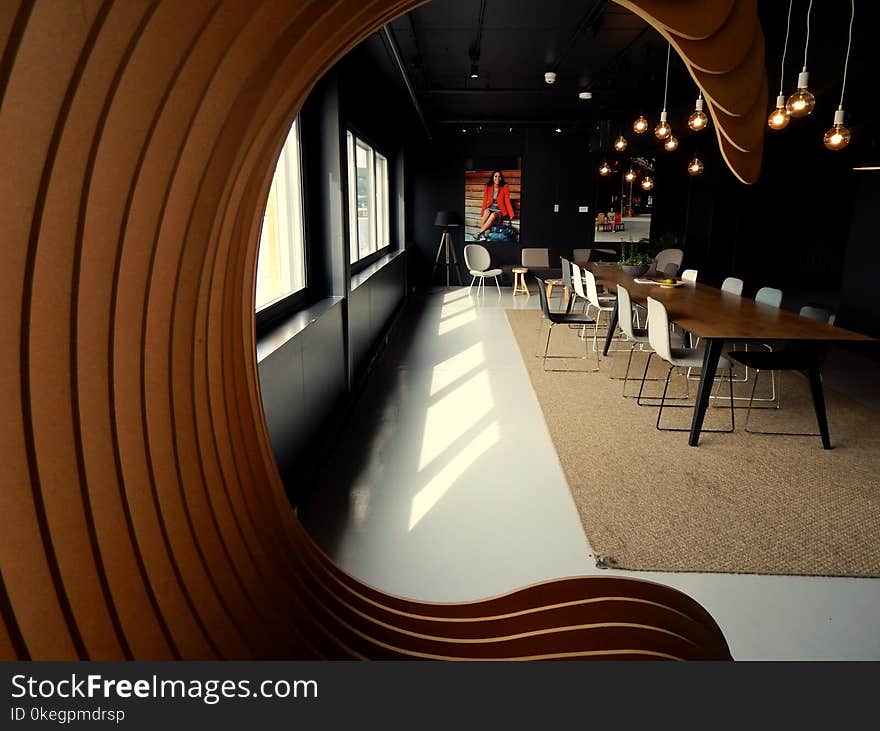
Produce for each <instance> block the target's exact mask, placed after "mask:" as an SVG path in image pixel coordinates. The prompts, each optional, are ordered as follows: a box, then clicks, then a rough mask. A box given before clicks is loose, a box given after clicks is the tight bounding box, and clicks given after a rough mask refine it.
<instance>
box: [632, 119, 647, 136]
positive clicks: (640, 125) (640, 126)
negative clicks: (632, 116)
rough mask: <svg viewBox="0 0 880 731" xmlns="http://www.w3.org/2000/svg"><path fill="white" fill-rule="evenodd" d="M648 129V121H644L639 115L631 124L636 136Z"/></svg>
mask: <svg viewBox="0 0 880 731" xmlns="http://www.w3.org/2000/svg"><path fill="white" fill-rule="evenodd" d="M647 129H648V120H647V119H645V117H644V116H642V115H639V118H638V119H636V121H635V122H633V132H635V133H636V134H637V135H640V134H642V133H643V132H644V131H645V130H647Z"/></svg>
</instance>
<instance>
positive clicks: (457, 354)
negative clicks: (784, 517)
mask: <svg viewBox="0 0 880 731" xmlns="http://www.w3.org/2000/svg"><path fill="white" fill-rule="evenodd" d="M502 292H503V294H502V295H501V296H500V297H499V295H498V294H497V293H496V292H495V290H494V287H493V288H492V289H491V290H490V289H489V288H487V289H486V293H485V295H483V296H481V297H477V296H475V295H473V294H468V291H467V289H449V290H440V291H438V292H437V293H435V294H433V295H431V296H430V297H428V298H426V300H425V302H424V309H423V310H422V311H421V312H420V313H418V314H414V315H413V316H411V317H409V318H407V321H406V323H405V325H404V326H403V327H402V328H401V331H400V334H399V336H398V338H397V340H396V341H395V344H394V345H393V346H392V347H389V349H388V351H387V352H386V354H385V356H384V358H383V362H382V365H381V367H380V369H379V370H378V371H377V372H376V373H375V374H374V376H373V377H372V379H371V382H370V385H369V387H368V389H367V393H366V394H365V395H364V397H363V398H362V399H361V402H360V404H359V406H358V408H357V409H356V414H355V418H354V419H353V421H352V424H351V425H350V427H349V429H348V431H347V435H346V437H345V439H344V440H343V444H342V445H340V446H341V448H340V450H339V454H340V455H345V458H344V459H340V460H339V461H338V462H337V463H336V464H335V465H334V466H333V467H332V469H331V470H330V476H329V477H328V480H327V483H326V484H324V485H322V486H321V487H320V490H319V491H318V492H317V494H316V496H315V498H314V499H313V501H312V502H311V504H310V505H309V506H308V508H307V509H306V510H304V511H303V514H302V517H303V521H304V523H305V525H306V527H307V529H308V530H309V531H310V532H311V533H312V535H314V536H315V538H316V540H317V541H318V543H319V544H320V545H321V546H322V547H323V548H324V549H325V550H326V551H327V552H328V554H329V555H330V556H331V557H333V558H334V559H335V560H336V561H337V562H338V563H339V564H340V565H341V566H342V567H343V568H344V569H345V570H347V571H349V572H350V573H352V574H354V575H355V576H357V577H358V578H360V579H362V580H363V581H366V582H367V583H369V584H372V585H374V586H376V587H379V588H381V589H383V590H385V591H389V592H391V593H394V594H398V595H402V596H407V597H412V598H418V599H424V600H431V601H458V600H469V599H479V598H484V597H487V596H492V595H495V594H499V593H503V592H507V591H510V590H512V589H516V588H518V587H521V586H524V585H527V584H531V583H534V582H537V581H542V580H545V579H551V578H557V577H562V576H572V575H586V574H600V573H606V574H607V573H615V574H621V575H626V576H635V577H638V578H642V579H646V580H650V581H656V582H659V583H662V584H667V585H669V586H674V587H677V588H679V589H681V590H682V591H684V592H686V593H687V594H689V595H690V596H692V597H693V598H695V599H696V600H697V601H699V602H700V603H701V604H702V605H703V606H704V607H706V609H708V611H709V612H710V613H711V614H712V616H713V617H714V618H715V619H716V621H717V622H718V623H719V625H720V626H721V628H722V630H723V631H724V634H725V636H726V637H727V640H728V643H729V644H730V648H731V652H732V653H733V656H734V657H735V658H736V659H740V660H745V659H750V660H751V659H829V660H830V659H872V660H877V659H880V579H877V580H875V579H839V578H818V577H816V578H813V577H786V576H755V575H743V574H698V573H692V574H690V573H653V572H628V571H613V570H605V569H597V568H596V566H595V560H594V559H593V558H592V556H591V555H590V551H591V549H590V547H589V545H588V543H587V540H586V538H585V536H584V533H583V530H582V528H581V523H580V519H579V517H578V514H577V511H576V509H575V506H574V503H573V501H572V498H571V495H570V493H569V490H568V487H567V485H566V482H565V478H564V475H563V473H562V469H561V467H560V465H559V461H558V459H557V456H556V452H555V450H554V447H553V444H552V442H551V440H550V437H549V434H548V432H547V428H546V425H545V423H544V420H543V417H542V415H541V410H540V407H539V405H538V402H537V400H536V398H535V395H534V392H533V391H532V388H531V385H530V383H529V379H528V375H527V373H526V371H525V368H524V366H523V363H522V360H521V358H520V354H519V352H518V348H517V345H516V343H515V342H514V339H513V335H512V333H511V332H510V329H509V327H508V325H507V321H506V316H505V314H504V310H505V308H511V307H514V306H515V307H529V308H532V307H537V305H538V298H537V296H532V297H531V298H529V299H526V298H524V297H523V296H521V295H520V296H518V297H516V299H515V300H514V299H513V298H512V296H511V291H510V289H509V288H503V289H502ZM572 428H577V426H576V425H572Z"/></svg>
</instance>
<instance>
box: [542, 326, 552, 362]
mask: <svg viewBox="0 0 880 731" xmlns="http://www.w3.org/2000/svg"><path fill="white" fill-rule="evenodd" d="M547 324H548V325H549V326H550V327H548V328H547V341H546V342H545V343H544V360H543V362H542V363H541V365H542V367H543V368H544V370H545V371H546V370H547V353H548V352H549V350H550V336H551V335H552V334H553V323H552V322H549V323H547Z"/></svg>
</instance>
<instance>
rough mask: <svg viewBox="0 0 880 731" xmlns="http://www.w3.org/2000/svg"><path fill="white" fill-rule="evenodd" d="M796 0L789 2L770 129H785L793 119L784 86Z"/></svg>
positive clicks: (768, 121)
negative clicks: (792, 14) (776, 93)
mask: <svg viewBox="0 0 880 731" xmlns="http://www.w3.org/2000/svg"><path fill="white" fill-rule="evenodd" d="M793 4H794V0H788V19H787V20H786V21H785V43H784V44H783V46H782V63H781V64H780V69H779V94H778V95H777V97H776V108H775V109H774V110H773V111H772V112H770V116H769V117H767V126H768V127H769V128H770V129H785V128H786V127H788V122H789V120H790V119H791V112H789V111H788V109H786V108H785V94H784V93H783V86H784V83H785V54H786V52H787V51H788V36H789V32H790V31H791V6H792V5H793Z"/></svg>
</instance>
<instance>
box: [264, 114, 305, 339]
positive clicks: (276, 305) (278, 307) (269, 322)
mask: <svg viewBox="0 0 880 731" xmlns="http://www.w3.org/2000/svg"><path fill="white" fill-rule="evenodd" d="M294 127H296V140H297V150H296V152H297V154H296V166H297V169H298V173H299V176H298V177H299V188H300V194H299V200H300V204H301V211H300V220H301V221H302V262H303V264H302V266H303V282H304V284H303V287H302V288H301V289H298V290H296V291H295V292H290V293H289V294H287V295H284V296H282V297H280V298H279V299H277V300H275V301H274V302H270V303H269V304H267V305H264V306H263V307H261V308H260V309H259V310H257V309H256V307H255V308H254V320H255V329H256V334H257V336H258V337H259V336H260V335H263V334H265V333H266V331H268V330H270V329H271V328H273V327H274V326H275V325H276V324H278V322H280V321H281V320H284V319H287V318H289V317H290V316H291V315H294V314H295V313H296V312H298V311H299V310H301V309H303V308H304V307H306V306H307V305H308V304H309V297H310V292H309V289H310V288H309V280H310V276H309V275H310V271H309V246H308V242H309V203H308V200H307V192H306V185H305V163H304V161H303V149H304V145H303V137H302V123H301V121H300V116H299V115H297V116H296V118H295V119H294V120H293V123H292V124H291V125H290V129H289V130H288V132H287V137H285V140H284V144H287V139H288V138H289V137H290V134H291V132H292V131H293V129H294ZM282 150H283V146H282ZM278 159H279V160H280V159H281V153H279V157H278ZM275 165H276V169H277V166H278V161H276V163H275ZM272 175H273V177H274V175H275V171H273V172H272ZM269 189H270V190H271V183H270V186H269ZM266 203H267V204H268V194H267V198H266ZM263 215H264V216H265V207H264V209H263ZM260 243H262V225H261V227H260ZM258 247H259V244H258ZM257 259H258V261H259V248H258V250H257ZM254 276H256V271H255V272H254ZM254 292H255V295H256V289H255V290H254Z"/></svg>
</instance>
